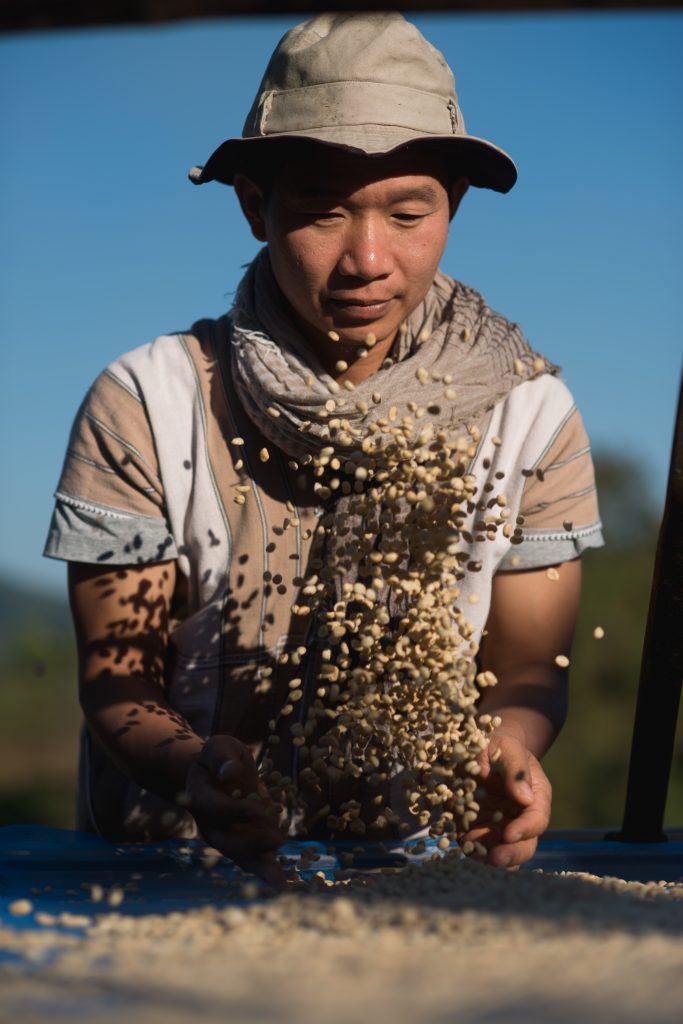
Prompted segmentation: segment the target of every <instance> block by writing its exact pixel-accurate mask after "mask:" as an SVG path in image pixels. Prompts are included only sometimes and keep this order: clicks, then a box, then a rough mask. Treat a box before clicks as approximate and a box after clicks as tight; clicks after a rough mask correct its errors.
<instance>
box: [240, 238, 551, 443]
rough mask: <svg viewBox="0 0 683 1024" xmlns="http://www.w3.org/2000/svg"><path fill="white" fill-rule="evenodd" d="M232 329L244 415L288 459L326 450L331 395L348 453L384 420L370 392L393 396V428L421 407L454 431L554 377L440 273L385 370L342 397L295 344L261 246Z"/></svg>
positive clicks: (295, 331) (296, 336) (509, 327)
mask: <svg viewBox="0 0 683 1024" xmlns="http://www.w3.org/2000/svg"><path fill="white" fill-rule="evenodd" d="M230 323H231V363H232V371H233V377H234V381H235V386H236V388H237V391H238V394H239V397H240V400H241V402H242V404H243V406H244V409H245V411H246V412H247V414H248V415H249V417H250V419H251V420H252V421H253V422H254V423H255V424H256V425H257V426H258V427H259V429H260V430H261V432H262V434H263V435H264V437H266V438H267V439H268V440H269V441H271V442H272V443H273V444H274V445H276V446H277V447H279V448H281V449H282V450H283V451H285V452H286V453H287V454H288V455H290V456H292V457H294V458H301V457H302V456H304V455H306V454H309V455H310V454H315V453H316V452H318V451H319V450H320V449H321V448H322V447H324V446H325V445H327V444H329V443H330V438H331V436H332V435H331V433H330V427H329V426H328V424H327V423H326V422H325V418H326V411H325V405H326V403H327V402H329V400H330V397H331V394H333V395H334V396H335V401H336V406H337V410H338V411H336V412H335V415H336V416H338V417H340V418H342V419H343V420H344V421H346V422H347V423H348V426H349V427H350V433H348V434H347V435H346V437H345V447H346V450H347V451H348V452H349V453H351V452H353V450H354V448H355V449H358V448H359V447H360V443H361V440H362V437H363V436H364V435H365V433H366V430H367V426H368V425H369V424H370V423H371V422H372V421H373V420H377V419H380V418H381V417H383V416H386V412H387V406H388V404H389V403H388V402H387V401H386V400H384V401H382V402H380V403H379V404H375V403H374V402H373V401H372V395H373V392H379V393H380V394H381V395H384V396H387V395H391V404H392V405H393V406H395V408H396V414H395V415H396V418H397V419H398V420H399V421H400V420H401V419H402V418H403V417H404V416H407V415H409V414H410V412H411V410H410V408H409V403H410V402H412V403H415V402H418V403H419V405H420V406H424V407H425V408H427V409H428V410H429V412H430V414H431V418H432V422H433V423H434V425H435V427H438V428H446V429H449V430H454V429H456V428H458V427H459V426H462V425H463V424H470V423H472V422H475V421H476V420H477V419H479V418H481V417H482V416H483V415H484V414H485V413H486V412H487V411H488V410H490V409H491V408H493V406H494V405H495V404H496V402H498V401H499V400H500V399H501V398H504V397H505V395H506V394H507V393H508V392H509V391H510V390H511V389H512V388H513V387H515V386H516V385H517V384H519V383H521V382H522V381H524V380H529V379H531V378H533V377H536V376H539V374H541V373H553V374H555V373H557V372H558V367H556V366H554V365H553V364H552V363H550V362H548V361H547V360H546V359H544V358H543V357H542V356H540V355H539V354H538V353H537V352H534V351H533V350H532V349H531V348H530V346H529V345H528V343H527V342H526V340H525V339H524V337H523V336H522V334H521V332H520V330H519V327H518V325H517V324H513V323H511V322H510V321H509V320H506V319H505V317H502V316H500V315H499V314H498V313H495V312H494V311H493V310H491V309H490V308H489V306H488V305H487V304H486V303H485V301H484V299H483V298H482V296H481V295H480V294H479V293H478V292H477V291H475V290H474V289H473V288H469V287H468V286H467V285H464V284H461V283H460V282H459V281H455V280H453V279H452V278H450V277H448V276H447V275H446V274H443V273H442V272H441V271H438V272H437V274H436V276H435V278H434V282H433V284H432V286H431V288H430V289H429V291H428V292H427V294H426V296H425V297H424V299H423V300H422V301H421V302H420V303H419V305H418V306H417V308H416V309H415V310H413V312H412V313H411V315H410V316H409V317H408V318H407V320H406V321H405V323H404V324H403V325H402V327H401V330H400V331H399V332H398V334H397V338H396V342H395V343H394V347H393V349H392V364H391V365H389V366H384V367H382V368H381V369H380V370H378V371H377V372H376V373H374V374H372V375H371V376H370V377H369V378H368V379H366V380H365V381H363V382H361V383H360V384H358V385H356V387H355V389H354V390H353V391H352V392H350V391H346V390H341V391H340V389H339V386H338V385H337V384H336V381H334V379H333V378H332V377H331V376H330V375H329V374H328V373H327V372H326V371H325V369H324V368H323V366H322V364H321V363H320V361H319V360H318V359H317V358H316V355H315V352H314V350H313V348H312V346H311V345H310V343H309V342H308V341H307V340H306V339H305V338H304V337H303V336H302V334H301V331H300V329H299V328H298V326H297V325H296V324H295V322H294V320H293V318H292V315H291V312H290V310H289V308H288V305H287V302H286V300H285V299H284V297H283V295H282V292H281V291H280V289H279V287H278V285H277V282H276V280H275V277H274V275H273V271H272V268H271V264H270V259H269V256H268V250H267V248H266V249H262V250H261V252H260V253H259V254H258V255H257V256H256V258H255V259H254V260H253V262H252V263H251V264H250V265H249V267H248V268H247V271H246V273H245V275H244V277H243V279H242V281H241V282H240V285H239V287H238V289H237V293H236V296H235V303H234V306H233V308H232V310H231V311H230ZM418 369H420V371H421V376H420V377H419V378H417V379H416V371H417V370H418ZM425 371H426V372H425ZM448 375H449V376H450V377H451V378H452V382H453V383H452V388H449V394H450V393H451V392H453V393H454V397H453V398H452V399H449V400H447V401H446V402H445V401H444V382H443V378H444V377H445V376H448ZM269 410H270V411H269ZM345 425H346V424H345Z"/></svg>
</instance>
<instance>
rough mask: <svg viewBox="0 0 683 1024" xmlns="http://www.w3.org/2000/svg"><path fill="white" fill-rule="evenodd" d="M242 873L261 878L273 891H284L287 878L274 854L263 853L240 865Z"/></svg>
mask: <svg viewBox="0 0 683 1024" xmlns="http://www.w3.org/2000/svg"><path fill="white" fill-rule="evenodd" d="M240 867H241V868H243V870H244V871H249V872H250V873H251V874H252V875H256V876H257V877H258V878H262V879H263V881H264V882H266V884H267V885H270V886H272V887H273V889H280V890H281V889H284V887H285V886H286V884H287V876H286V874H285V873H284V871H283V869H282V867H281V866H280V862H279V860H278V859H277V856H276V854H275V853H264V854H262V855H261V856H260V857H255V858H254V859H253V860H250V861H245V862H244V863H243V864H240Z"/></svg>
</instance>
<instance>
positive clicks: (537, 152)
mask: <svg viewBox="0 0 683 1024" xmlns="http://www.w3.org/2000/svg"><path fill="white" fill-rule="evenodd" d="M411 17H412V16H411ZM298 20H301V19H300V18H297V17H289V18H286V19H285V18H277V19H273V20H268V19H263V20H256V19H254V20H251V19H249V20H237V21H236V20H225V21H210V22H206V21H204V22H196V23H192V22H190V23H183V24H178V25H173V26H171V27H162V28H157V27H154V28H142V29H141V28H135V29H116V30H97V31H91V30H88V31H81V32H66V33H59V32H55V33H45V34H31V35H25V36H22V35H15V36H9V37H4V38H3V39H1V40H0V96H1V99H0V104H1V108H0V109H1V121H2V140H3V147H2V148H3V160H2V162H1V163H0V230H1V232H2V240H3V241H2V245H3V249H4V259H3V271H2V274H1V275H0V307H1V309H2V350H3V358H2V370H3V373H2V397H1V409H2V413H1V415H2V432H3V444H2V480H3V481H4V482H5V491H4V493H5V499H4V501H3V502H2V506H1V507H2V522H1V524H0V525H1V528H2V529H1V536H2V546H1V549H0V573H5V574H8V575H10V576H12V577H14V578H16V579H24V580H25V581H26V582H30V583H38V584H41V585H43V586H44V587H46V588H50V589H55V588H57V589H60V588H61V587H62V586H63V579H64V570H63V567H62V566H61V565H59V564H55V563H51V562H48V561H47V560H45V559H41V556H40V550H41V548H42V544H43V540H44V536H45V532H46V529H47V524H48V521H49V517H50V510H51V495H52V491H53V489H54V486H55V484H56V482H57V478H58V475H59V470H60V466H61V460H62V456H63V452H64V447H65V444H66V441H67V437H68V432H69V426H70V423H71V420H72V418H73V415H74V413H75V411H76V409H77V407H78V405H79V403H80V401H81V398H82V396H83V394H84V393H85V391H86V389H87V387H88V385H89V384H90V382H91V381H92V379H93V378H94V376H95V375H96V374H97V373H98V372H99V371H100V370H101V369H102V368H103V367H104V366H105V365H106V364H107V362H109V360H111V359H113V358H114V357H115V356H117V355H119V354H120V353H121V352H123V351H125V350H127V349H130V348H133V347H135V346H137V345H139V344H142V343H143V342H145V341H148V340H150V339H151V338H153V337H154V336H156V335H157V334H161V333H165V332H168V331H173V330H178V329H182V328H185V327H187V326H189V325H190V324H191V323H192V322H193V320H195V319H198V318H199V317H203V316H214V315H218V314H220V313H221V312H223V310H224V309H225V308H226V306H227V305H228V304H229V302H230V296H231V293H232V291H233V289H234V287H235V284H236V283H237V281H238V279H239V276H240V267H241V265H242V264H244V263H245V262H247V261H248V260H249V258H250V257H251V256H252V255H253V253H254V252H255V251H256V243H255V242H254V241H253V240H252V239H251V238H250V236H249V235H248V233H247V231H246V229H245V227H244V225H243V224H242V222H241V215H240V214H239V211H238V209H237V205H236V202H235V199H234V196H233V194H232V190H230V189H228V188H225V187H224V186H219V185H206V186H203V187H201V188H195V187H193V186H192V185H191V184H190V183H189V182H188V180H187V177H186V173H187V170H188V169H189V167H190V166H191V165H192V164H195V163H203V162H204V161H205V160H206V158H207V157H208V155H209V153H210V152H211V151H212V149H213V148H214V147H215V145H217V144H218V143H219V142H221V141H222V140H223V139H224V138H227V137H229V136H231V135H237V134H239V133H240V131H241V126H242V122H243V119H244V115H245V114H246V111H247V109H248V107H249V105H250V103H251V99H252V97H253V94H254V92H255V90H256V87H257V85H258V82H259V80H260V77H261V74H262V71H263V68H264V66H265V63H266V60H267V58H268V56H269V54H270V52H271V50H272V49H273V47H274V45H275V44H276V42H277V40H278V39H279V38H280V36H281V35H282V33H283V32H284V31H285V30H286V29H287V28H289V27H290V26H291V25H292V24H294V23H295V22H296V21H298ZM413 20H414V21H415V22H416V23H417V25H418V26H419V28H420V29H421V30H422V31H423V32H424V34H425V35H426V36H427V38H428V39H430V40H431V41H432V42H433V43H434V44H435V45H437V46H438V47H439V48H440V49H441V50H442V51H443V52H444V53H445V55H446V57H447V59H448V61H449V62H450V64H451V66H452V67H453V68H454V70H455V75H456V81H457V85H458V91H459V96H460V100H461V105H462V108H463V111H464V115H465V120H466V123H467V126H468V129H469V131H471V132H472V133H473V134H477V135H483V136H485V137H486V138H489V139H491V140H492V141H494V142H496V143H498V144H499V145H501V146H502V147H503V148H505V149H506V150H507V151H508V152H509V153H511V155H512V156H513V157H514V159H515V160H516V162H517V164H518V167H519V172H520V177H519V182H518V184H517V185H516V186H515V188H514V189H513V191H512V192H511V193H510V194H509V195H507V196H499V195H497V194H494V193H490V192H483V191H478V190H471V191H470V193H469V195H468V196H467V198H466V201H465V203H464V204H463V207H462V208H461V211H460V212H459V214H458V216H457V218H456V221H455V222H454V226H453V230H452V238H451V240H450V242H449V246H448V249H447V252H446V256H445V259H444V261H443V268H444V269H445V270H446V271H447V272H449V273H451V274H453V275H454V276H456V277H460V278H461V279H462V280H463V281H466V282H467V283H469V284H471V285H474V286H475V287H476V288H478V289H479V290H480V291H482V292H483V293H484V295H485V296H486V297H487V299H488V300H489V302H490V304H491V305H492V306H493V307H494V308H497V309H498V310H500V311H501V312H503V313H504V314H505V315H507V316H508V317H510V318H511V319H514V320H518V321H519V322H520V323H521V324H522V326H523V328H524V330H525V333H526V335H527V337H528V338H529V339H530V341H531V342H532V343H533V344H534V346H536V347H537V348H539V349H540V350H541V351H543V352H544V353H546V354H547V355H548V356H549V357H550V358H552V359H554V360H555V361H556V362H559V363H560V364H561V365H562V366H563V368H564V372H565V377H566V380H567V381H568V383H569V385H570V387H571V388H572V390H573V391H574V393H575V395H576V398H577V401H578V403H579V406H580V408H581V409H582V412H583V414H584V419H585V421H586V423H587V426H588V429H589V433H590V435H591V438H592V440H593V445H594V447H595V448H612V449H615V448H616V449H619V450H621V451H622V452H624V453H626V454H629V455H632V456H633V457H634V458H637V459H639V460H641V461H642V462H643V463H645V464H646V465H647V466H648V467H650V471H649V479H650V481H651V485H652V495H653V498H654V500H655V501H656V502H657V503H660V504H661V502H662V499H663V493H664V482H665V478H666V471H667V465H668V459H669V451H670V444H671V432H672V425H673V417H674V411H675V403H676V395H677V388H678V379H679V375H680V370H681V351H682V349H683V345H682V338H683V329H682V327H681V314H680V303H679V295H680V292H681V272H682V270H683V261H682V259H681V238H682V237H683V230H682V229H683V200H682V198H681V167H682V165H683V137H682V136H683V133H682V130H681V125H682V124H683V62H681V59H680V55H681V52H683V16H681V15H679V14H647V15H643V14H597V15H595V14H593V15H560V16H558V15H546V16H530V15H520V16H516V17H512V16H509V17H508V16H505V17H502V16H491V15H488V16H458V15H438V16H437V15H432V16H426V15H425V16H420V17H415V18H414V19H413ZM624 514H625V515H626V514H627V511H626V510H625V513H624Z"/></svg>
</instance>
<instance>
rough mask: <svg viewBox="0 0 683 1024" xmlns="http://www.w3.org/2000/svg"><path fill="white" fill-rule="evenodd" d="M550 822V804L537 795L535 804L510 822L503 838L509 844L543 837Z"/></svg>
mask: <svg viewBox="0 0 683 1024" xmlns="http://www.w3.org/2000/svg"><path fill="white" fill-rule="evenodd" d="M549 821H550V804H549V803H546V802H545V801H544V800H543V798H542V796H540V795H537V797H536V799H535V800H534V803H533V804H532V805H531V806H530V807H526V808H525V809H524V810H523V811H522V813H521V814H518V815H517V817H515V818H513V820H512V821H510V822H508V824H507V825H506V827H505V830H504V833H503V838H504V839H505V841H506V842H508V843H517V842H519V840H520V839H532V838H534V837H538V836H540V835H542V834H543V833H544V832H545V830H546V829H547V827H548V823H549Z"/></svg>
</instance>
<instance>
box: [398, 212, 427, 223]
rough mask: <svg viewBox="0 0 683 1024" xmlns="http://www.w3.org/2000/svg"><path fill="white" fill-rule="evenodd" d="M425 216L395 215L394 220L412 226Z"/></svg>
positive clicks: (420, 214) (423, 214)
mask: <svg viewBox="0 0 683 1024" xmlns="http://www.w3.org/2000/svg"><path fill="white" fill-rule="evenodd" d="M426 216H427V215H426V214H425V213H395V214H394V218H395V219H396V220H399V221H401V222H402V223H404V224H414V223H416V222H417V221H419V220H422V219H423V218H424V217H426Z"/></svg>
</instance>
